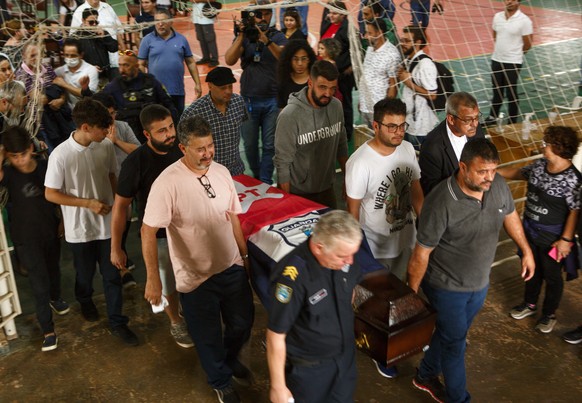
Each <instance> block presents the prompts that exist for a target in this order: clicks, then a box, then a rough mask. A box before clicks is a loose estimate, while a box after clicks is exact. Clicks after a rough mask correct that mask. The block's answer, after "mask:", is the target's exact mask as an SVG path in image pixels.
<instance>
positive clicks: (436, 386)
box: [412, 368, 447, 403]
mask: <svg viewBox="0 0 582 403" xmlns="http://www.w3.org/2000/svg"><path fill="white" fill-rule="evenodd" d="M412 384H413V385H414V387H415V388H417V389H420V390H422V391H424V392H427V393H428V394H429V395H430V397H432V398H433V399H434V400H436V401H437V402H440V403H444V402H445V399H446V397H447V392H446V390H445V386H444V385H443V384H442V383H441V381H440V380H439V378H438V376H435V377H433V378H428V379H423V378H421V377H420V376H418V368H417V369H416V376H415V377H414V379H413V380H412Z"/></svg>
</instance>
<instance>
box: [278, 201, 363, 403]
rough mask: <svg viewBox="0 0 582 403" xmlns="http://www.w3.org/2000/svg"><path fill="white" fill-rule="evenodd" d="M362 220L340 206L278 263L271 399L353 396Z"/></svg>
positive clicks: (342, 398) (317, 399) (344, 398)
mask: <svg viewBox="0 0 582 403" xmlns="http://www.w3.org/2000/svg"><path fill="white" fill-rule="evenodd" d="M361 241H362V232H361V230H360V226H359V224H358V222H357V221H356V220H355V219H354V218H353V217H352V216H351V215H350V214H348V213H347V212H345V211H340V210H332V211H331V212H329V213H326V214H324V215H323V216H322V217H321V218H320V220H319V221H318V222H317V224H315V228H314V230H313V233H312V235H311V237H310V238H309V239H308V240H307V241H306V242H304V243H302V244H301V245H299V246H298V247H297V248H296V249H295V250H293V251H292V252H291V253H289V254H288V255H287V256H285V257H284V258H283V259H282V260H281V261H280V262H279V263H278V264H277V265H276V267H275V270H274V272H273V277H272V279H273V281H272V283H271V293H272V301H271V304H270V307H269V324H268V329H267V359H268V362H269V373H270V378H271V390H270V399H271V401H273V402H276V403H279V402H280V403H287V402H289V401H291V400H290V399H291V398H293V399H294V400H295V402H298V403H299V402H310V403H316V402H329V401H334V402H348V401H353V395H354V391H355V387H356V360H355V340H354V314H353V311H352V305H351V302H352V294H353V289H354V287H355V285H356V284H358V282H359V281H360V277H361V270H360V267H359V266H358V265H357V264H356V263H355V262H354V254H355V253H356V252H357V251H358V249H359V247H360V243H361Z"/></svg>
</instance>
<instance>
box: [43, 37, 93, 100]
mask: <svg viewBox="0 0 582 403" xmlns="http://www.w3.org/2000/svg"><path fill="white" fill-rule="evenodd" d="M63 56H64V57H65V64H64V65H63V66H61V67H57V69H56V70H55V74H56V75H57V78H56V79H55V81H54V83H55V84H56V85H58V86H59V87H61V88H62V89H64V90H65V91H67V103H68V104H69V106H70V107H71V109H72V108H74V107H75V104H76V103H77V102H78V101H79V100H80V99H81V91H82V90H83V88H86V87H89V89H90V90H91V91H93V92H96V91H97V87H98V85H99V72H98V71H97V68H96V67H95V66H93V65H92V64H89V63H87V62H86V61H84V60H83V51H82V50H81V44H80V42H79V41H78V40H77V39H72V38H68V39H66V40H65V43H64V45H63ZM59 78H60V80H59Z"/></svg>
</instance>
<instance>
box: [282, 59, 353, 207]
mask: <svg viewBox="0 0 582 403" xmlns="http://www.w3.org/2000/svg"><path fill="white" fill-rule="evenodd" d="M338 76H339V73H338V71H337V68H336V67H335V66H334V65H333V64H332V63H330V62H327V61H324V60H320V61H317V62H315V63H314V64H313V66H312V67H311V72H310V77H309V80H308V81H307V87H306V88H304V89H302V90H301V91H299V92H297V93H295V94H291V96H290V97H289V103H288V104H287V106H286V107H285V108H284V109H283V110H282V111H281V114H280V115H279V118H278V119H277V130H276V133H275V158H274V159H273V161H274V163H275V167H276V168H277V177H278V186H279V188H280V189H282V190H284V191H285V192H289V193H293V194H296V195H299V196H302V197H305V198H306V199H309V200H312V201H314V202H317V203H321V204H323V205H324V206H329V207H331V208H336V205H337V201H336V197H335V191H334V188H333V183H334V179H335V163H336V160H337V161H338V162H339V164H340V167H341V169H342V171H343V172H345V165H346V161H347V160H348V145H347V137H346V128H345V124H344V115H343V112H342V104H341V102H340V101H339V100H337V99H336V98H334V96H333V95H334V94H335V92H336V89H337V80H338Z"/></svg>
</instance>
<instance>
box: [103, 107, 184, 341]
mask: <svg viewBox="0 0 582 403" xmlns="http://www.w3.org/2000/svg"><path fill="white" fill-rule="evenodd" d="M140 120H141V123H142V125H143V127H144V131H143V134H144V135H145V137H146V138H147V142H146V143H145V144H142V145H141V146H140V147H139V148H138V149H137V150H135V152H133V153H131V154H129V155H128V156H127V158H126V159H125V160H124V161H123V164H122V165H121V172H120V173H119V182H118V185H117V192H116V195H115V202H114V203H113V217H112V222H111V263H113V265H114V266H115V267H117V268H118V269H119V270H123V268H125V267H126V264H127V255H126V254H125V252H124V251H123V249H122V242H123V236H124V230H125V228H126V222H127V219H128V211H129V209H130V206H131V202H132V201H133V199H134V198H137V207H138V213H139V219H140V221H141V220H142V219H143V215H144V212H145V207H146V202H147V198H148V195H149V193H150V189H151V187H152V184H153V183H154V181H155V180H156V179H157V177H158V176H159V175H160V173H162V171H163V170H164V169H166V168H167V167H168V166H170V165H171V164H173V163H174V162H176V161H178V160H179V159H180V157H181V156H182V153H181V152H180V150H179V149H178V147H177V146H176V144H175V143H176V129H175V128H174V122H173V120H172V115H171V114H170V111H169V110H167V109H166V108H164V107H163V106H161V105H156V104H154V105H148V106H146V107H145V108H144V109H143V111H142V112H141V114H140ZM156 241H157V249H158V267H159V270H160V277H161V279H162V287H163V294H164V296H165V297H166V299H167V301H168V306H167V307H165V309H164V310H165V312H166V314H167V315H168V318H170V324H171V328H170V333H171V335H172V337H173V338H174V340H175V341H176V344H178V345H179V346H181V347H185V348H189V347H193V346H194V344H193V343H192V339H191V338H190V336H188V330H187V329H186V324H185V323H184V321H183V320H182V319H181V318H180V316H179V314H178V305H179V302H178V294H177V292H176V281H175V279H174V272H173V271H172V262H171V261H170V257H169V251H168V240H167V238H166V231H165V230H164V229H163V228H162V229H160V230H159V231H158V233H157V234H156Z"/></svg>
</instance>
